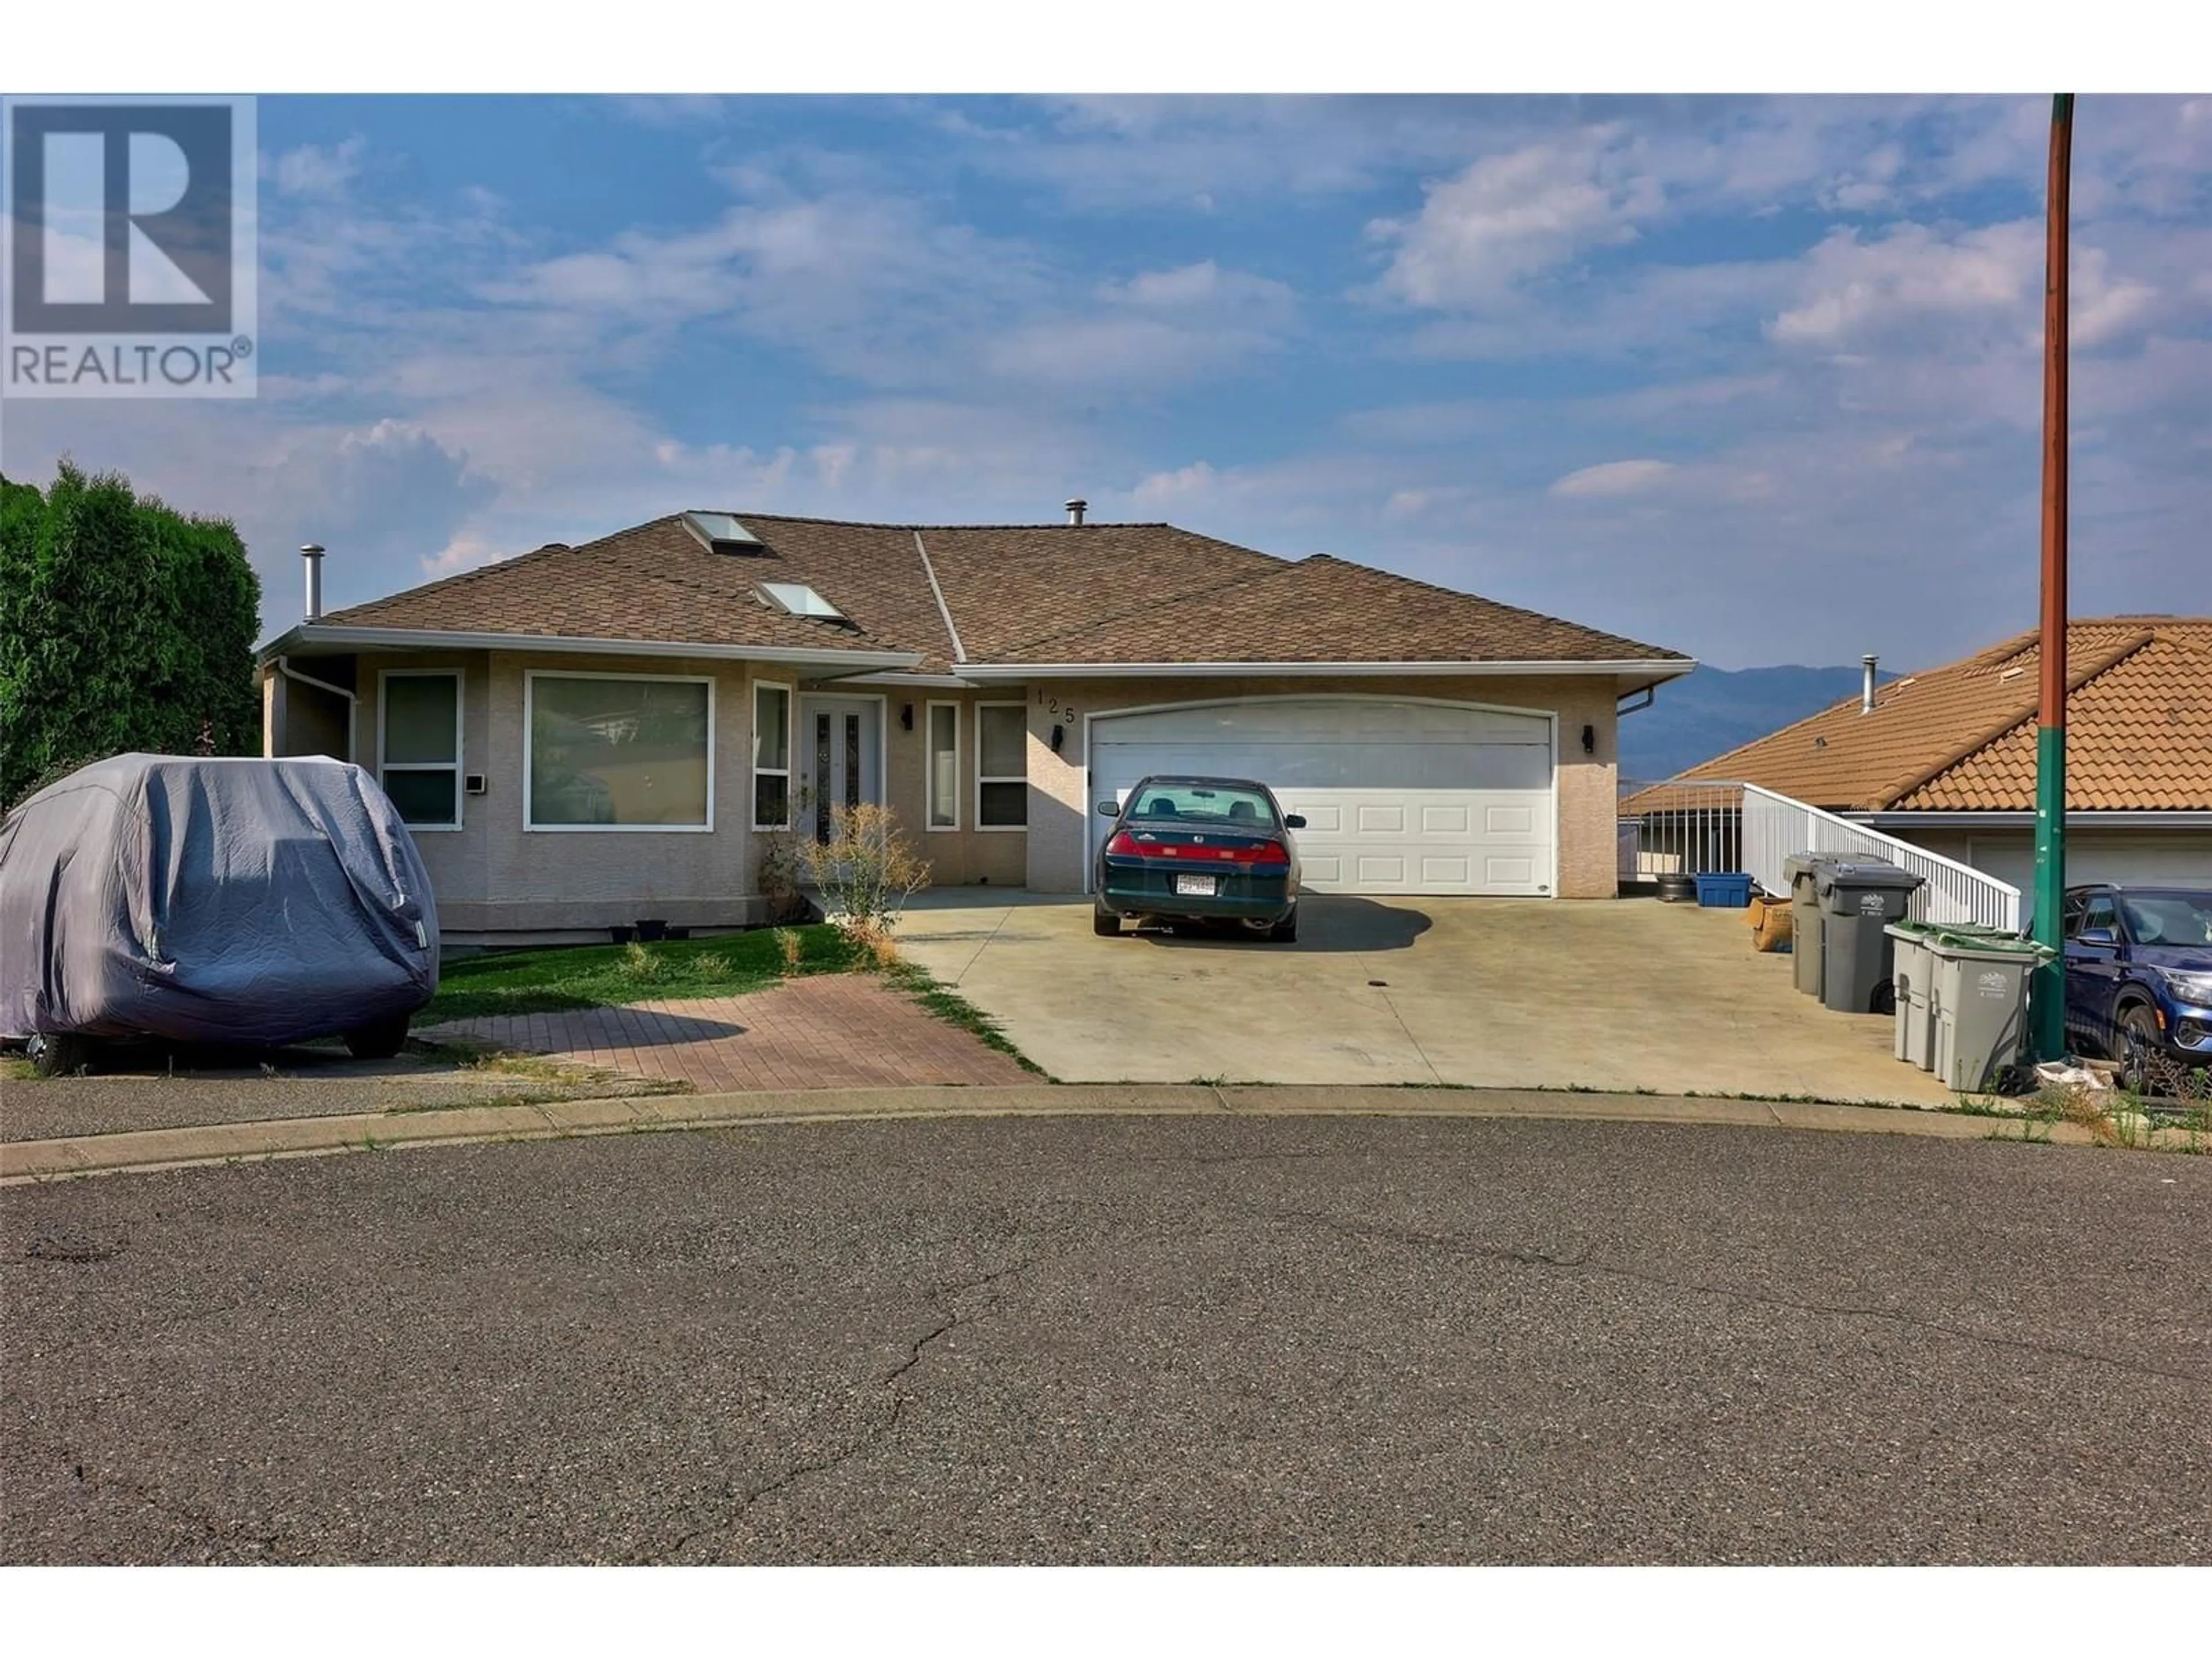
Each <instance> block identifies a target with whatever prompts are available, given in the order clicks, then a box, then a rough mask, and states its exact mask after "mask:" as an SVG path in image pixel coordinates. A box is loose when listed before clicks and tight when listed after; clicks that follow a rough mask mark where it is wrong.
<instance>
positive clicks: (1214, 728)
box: [1091, 697, 1555, 896]
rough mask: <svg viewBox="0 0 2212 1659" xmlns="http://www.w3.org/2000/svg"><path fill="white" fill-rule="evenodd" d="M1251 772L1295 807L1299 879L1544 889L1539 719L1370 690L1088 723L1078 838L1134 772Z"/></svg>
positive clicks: (1544, 791) (1546, 732)
mask: <svg viewBox="0 0 2212 1659" xmlns="http://www.w3.org/2000/svg"><path fill="white" fill-rule="evenodd" d="M1156 772H1179V773H1200V774H1213V775H1219V776H1224V777H1238V778H1256V779H1258V780H1259V781H1261V782H1262V783H1264V784H1266V785H1267V787H1269V788H1271V789H1273V791H1274V792H1275V794H1276V797H1277V799H1279V800H1280V801H1281V802H1282V803H1283V810H1284V811H1286V812H1297V813H1302V814H1303V815H1304V817H1305V820H1306V827H1305V828H1304V829H1301V830H1299V831H1298V832H1297V847H1298V860H1299V862H1300V864H1301V866H1303V867H1304V872H1305V884H1306V885H1307V886H1308V887H1310V888H1313V889H1314V890H1316V891H1318V892H1324V893H1496V894H1521V895H1532V896H1533V895H1545V894H1548V893H1550V891H1551V890H1552V867H1553V836H1554V834H1555V827H1554V824H1553V811H1552V726H1551V721H1550V720H1548V719H1547V718H1546V717H1545V716H1543V715H1541V714H1504V713H1500V712H1498V711H1497V710H1494V709H1486V708H1461V707H1456V706H1452V705H1445V704H1438V703H1424V702H1389V701H1385V700H1383V699H1380V698H1363V697H1297V698H1280V699H1263V700H1261V701H1258V702H1229V703H1209V704H1207V705H1206V706H1205V707H1203V708H1173V709H1165V710H1162V711H1160V712H1158V713H1154V714H1117V715H1112V716H1105V715H1102V716H1099V717H1097V718H1096V719H1094V720H1092V721H1091V803H1092V811H1091V838H1092V839H1091V844H1092V846H1093V848H1096V846H1097V842H1098V841H1099V839H1101V838H1102V837H1103V836H1104V834H1105V832H1106V830H1107V829H1109V827H1110V824H1109V820H1108V819H1106V818H1103V817H1099V816H1098V814H1097V803H1098V802H1100V801H1104V800H1110V801H1116V802H1118V801H1120V800H1121V799H1123V798H1124V797H1126V796H1127V793H1128V792H1129V790H1130V789H1131V788H1132V787H1133V786H1134V785H1135V784H1137V783H1138V782H1139V781H1140V780H1141V779H1143V778H1144V777H1146V775H1148V774H1151V773H1156Z"/></svg>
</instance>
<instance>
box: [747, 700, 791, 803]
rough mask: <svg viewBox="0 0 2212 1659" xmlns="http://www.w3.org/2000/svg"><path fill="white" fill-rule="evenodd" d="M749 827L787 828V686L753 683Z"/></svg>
mask: <svg viewBox="0 0 2212 1659" xmlns="http://www.w3.org/2000/svg"><path fill="white" fill-rule="evenodd" d="M753 828H754V829H790V828H791V688H790V687H789V686H787V685H775V684H770V683H769V682H768V681H765V680H760V681H756V682H755V683H754V685H753Z"/></svg>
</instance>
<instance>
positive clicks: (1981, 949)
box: [1923, 931, 2055, 1090]
mask: <svg viewBox="0 0 2212 1659" xmlns="http://www.w3.org/2000/svg"><path fill="white" fill-rule="evenodd" d="M1923 949H1924V950H1925V951H1926V953H1927V956H1928V957H1929V970H1930V973H1931V975H1932V979H1933V986H1932V990H1931V994H1930V1007H1931V1009H1932V1012H1933V1016H1934V1024H1935V1027H1936V1066H1935V1071H1936V1079H1937V1080H1938V1081H1939V1082H1941V1083H1942V1085H1943V1086H1944V1087H1946V1088H1948V1089H1961V1090H1973V1089H1987V1088H1990V1087H1992V1086H1994V1085H1995V1084H1996V1077H1997V1073H1998V1072H1999V1071H2001V1070H2002V1068H2003V1067H2005V1066H2012V1065H2016V1064H2018V1063H2019V1060H2020V1058H2021V1054H2022V1053H2023V1052H2024V1051H2025V1050H2026V1048H2027V984H2028V975H2029V974H2030V972H2031V970H2033V969H2034V967H2035V966H2036V964H2037V963H2040V962H2046V961H2049V960H2050V959H2051V957H2052V956H2053V955H2054V954H2055V952H2053V951H2051V949H2050V948H2049V947H2048V946H2046V945H2038V944H2036V943H2034V942H2033V940H2031V939H2008V938H2004V937H2002V936H1996V935H1990V934H1981V935H1971V934H1961V933H1952V932H1948V931H1939V932H1936V933H1931V934H1929V935H1928V937H1927V938H1926V939H1925V940H1924V941H1923Z"/></svg>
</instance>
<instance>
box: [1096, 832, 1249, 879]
mask: <svg viewBox="0 0 2212 1659" xmlns="http://www.w3.org/2000/svg"><path fill="white" fill-rule="evenodd" d="M1106 851H1107V853H1108V854H1109V856H1111V857H1114V858H1124V859H1179V860H1183V861H1184V862H1186V863H1190V864H1227V865H1231V866H1235V867H1237V868H1238V869H1246V868H1251V867H1255V866H1256V867H1258V868H1261V869H1265V868H1267V867H1268V866H1282V867H1285V868H1288V867H1289V865H1290V862H1291V855H1290V854H1289V853H1288V852H1287V851H1286V850H1285V848H1284V846H1283V843H1282V842H1279V841H1261V842H1243V843H1238V844H1231V845H1226V846H1225V845H1221V844H1219V843H1217V842H1195V841H1164V840H1162V839H1161V838H1160V837H1159V836H1152V835H1146V834H1145V833H1144V832H1143V831H1141V830H1136V831H1132V830H1128V829H1123V830H1121V831H1119V832H1117V833H1116V834H1115V836H1114V838H1113V839H1112V840H1110V841H1109V842H1107V843H1106Z"/></svg>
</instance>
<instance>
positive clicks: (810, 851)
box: [800, 803, 929, 963]
mask: <svg viewBox="0 0 2212 1659" xmlns="http://www.w3.org/2000/svg"><path fill="white" fill-rule="evenodd" d="M800 856H801V857H802V858H803V859H804V860H805V866H806V872H807V873H808V874H809V875H810V876H811V877H812V878H813V879H814V884H815V886H816V887H817V889H818V890H820V892H821V894H822V908H823V910H824V912H825V913H827V915H828V917H829V922H830V924H831V925H832V926H833V927H836V929H837V930H838V932H840V933H842V934H844V935H845V937H846V938H847V939H850V940H851V941H852V942H853V943H854V944H855V945H860V947H861V948H863V949H864V950H866V951H869V952H870V953H871V954H872V955H873V956H874V957H875V958H876V960H877V961H878V962H879V963H881V962H884V960H885V957H886V953H887V952H890V954H892V955H894V956H895V954H896V953H895V952H891V951H890V939H891V934H892V933H894V932H895V931H896V929H897V927H898V923H899V918H900V916H901V915H903V914H904V913H905V910H906V906H907V902H908V900H910V899H912V898H913V896H915V894H916V893H918V892H920V891H921V890H922V889H923V888H925V887H927V886H928V885H929V866H928V864H927V862H926V861H925V860H922V859H920V858H918V857H916V856H915V851H914V848H913V847H912V846H911V845H910V844H909V843H908V841H907V838H906V837H905V836H903V835H902V834H901V833H900V831H899V827H898V815H897V814H896V813H895V812H893V811H891V810H890V808H889V807H888V806H879V805H873V804H872V803H871V804H868V805H860V806H839V807H834V808H832V809H831V811H830V814H829V839H828V840H827V841H815V842H806V843H805V845H804V847H803V848H802V849H801V854H800Z"/></svg>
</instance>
